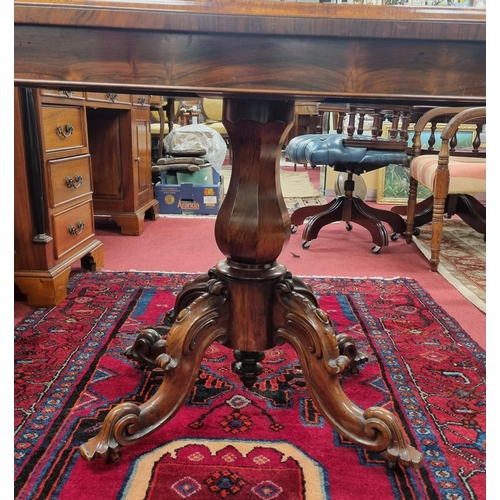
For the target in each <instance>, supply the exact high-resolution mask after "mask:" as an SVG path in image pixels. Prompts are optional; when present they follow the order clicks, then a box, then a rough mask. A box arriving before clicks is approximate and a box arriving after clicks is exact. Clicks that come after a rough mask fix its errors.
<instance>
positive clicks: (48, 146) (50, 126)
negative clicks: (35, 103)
mask: <svg viewBox="0 0 500 500" xmlns="http://www.w3.org/2000/svg"><path fill="white" fill-rule="evenodd" d="M42 124H43V137H44V139H45V150H46V151H47V153H57V152H64V151H66V152H68V151H71V152H72V153H75V152H76V150H83V149H85V148H87V134H86V126H85V114H84V111H83V107H80V106H50V105H44V106H42ZM86 152H87V151H86Z"/></svg>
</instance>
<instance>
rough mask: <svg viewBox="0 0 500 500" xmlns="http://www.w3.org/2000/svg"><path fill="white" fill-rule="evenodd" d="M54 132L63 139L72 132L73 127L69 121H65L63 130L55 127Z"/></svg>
mask: <svg viewBox="0 0 500 500" xmlns="http://www.w3.org/2000/svg"><path fill="white" fill-rule="evenodd" d="M56 132H57V135H59V136H60V137H62V138H63V139H67V138H68V137H69V136H70V135H71V134H72V133H73V127H72V126H71V125H70V124H69V123H67V124H66V126H65V127H64V130H63V128H62V127H56Z"/></svg>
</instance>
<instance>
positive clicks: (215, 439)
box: [15, 272, 486, 500]
mask: <svg viewBox="0 0 500 500" xmlns="http://www.w3.org/2000/svg"><path fill="white" fill-rule="evenodd" d="M195 276H196V275H191V274H173V273H146V272H136V273H134V272H117V273H111V272H108V273H107V272H94V273H92V272H88V273H77V274H75V275H73V276H72V277H71V279H70V283H69V295H68V298H67V299H66V300H65V301H63V302H62V303H61V304H60V305H59V306H57V307H53V308H39V309H36V310H35V311H34V312H33V313H32V314H30V315H29V316H28V317H27V318H25V319H24V320H23V321H21V322H20V323H18V325H17V326H16V329H15V494H16V498H18V499H39V500H47V499H58V500H66V499H67V500H75V499H83V498H85V499H86V500H102V499H127V500H137V499H139V498H140V499H148V500H159V499H165V498H166V499H184V498H189V499H190V500H204V499H213V500H217V499H231V500H233V499H234V500H247V499H252V500H259V499H261V500H269V499H278V500H291V499H304V500H318V499H342V500H344V499H357V500H368V499H370V500H372V499H373V498H377V499H384V500H386V499H415V500H417V499H418V500H421V499H438V498H439V499H459V498H460V499H483V498H485V474H486V468H485V460H486V458H485V457H486V455H485V442H486V426H485V415H486V403H485V372H486V370H485V352H484V351H483V350H482V349H481V348H480V347H479V346H478V345H477V344H476V343H475V342H474V341H473V340H472V339H471V338H470V337H469V336H468V335H467V333H466V332H464V331H463V330H462V329H461V327H460V325H458V324H457V323H456V321H455V320H454V319H453V318H451V317H449V316H448V315H447V314H446V313H445V312H444V311H443V310H442V309H441V308H440V306H439V305H438V304H437V303H435V302H434V301H433V299H432V297H430V296H429V295H428V294H427V292H425V290H423V289H422V288H421V287H420V285H419V284H418V283H417V282H416V281H414V280H411V279H406V278H394V279H375V278H370V279H357V278H352V279H351V278H334V277H307V278H304V280H305V281H306V282H307V283H309V284H310V285H311V286H312V287H313V289H314V291H315V294H316V295H317V297H318V300H319V303H320V306H321V308H322V309H323V310H324V311H325V312H326V313H327V314H328V315H329V317H330V319H331V322H332V325H333V326H334V328H335V330H336V332H338V333H347V334H349V335H351V336H352V337H353V338H354V340H355V341H356V344H357V346H358V349H359V350H361V351H363V352H364V353H365V354H366V355H367V356H368V362H367V363H365V364H363V365H362V367H361V369H360V372H359V373H358V374H344V375H343V376H342V378H341V384H342V389H343V391H344V392H345V393H346V395H347V397H348V398H349V399H351V400H352V401H353V402H354V403H355V404H357V405H358V406H360V407H362V408H367V407H369V406H373V405H377V406H382V407H384V408H386V409H387V410H389V411H391V412H393V413H394V414H395V415H396V416H397V417H398V419H399V420H400V422H401V425H402V429H403V432H404V434H405V435H406V439H407V440H408V441H409V442H410V444H412V446H415V447H416V448H417V449H418V450H419V451H421V452H422V454H423V465H422V467H421V468H420V469H410V470H408V469H403V468H400V467H397V468H396V469H394V470H390V469H388V468H387V467H386V465H385V462H384V460H383V459H382V458H381V457H380V455H378V454H377V453H371V452H367V451H365V450H362V449H360V448H359V447H358V446H355V445H353V444H352V443H350V442H348V441H347V440H345V439H344V438H343V437H342V436H340V435H339V434H338V433H337V432H336V431H334V430H333V429H332V428H331V427H330V426H329V425H328V424H327V423H325V421H324V419H323V417H322V416H321V415H320V414H319V412H318V411H317V409H316V408H315V406H314V403H313V402H312V400H311V397H310V395H309V392H308V390H307V386H306V385H305V381H304V377H303V373H302V370H301V367H300V364H299V363H298V361H297V358H296V355H295V352H294V351H293V349H292V348H291V347H290V346H288V345H286V344H285V345H283V346H275V347H274V348H272V349H270V350H268V351H266V353H265V354H266V357H265V359H264V360H263V361H262V365H263V368H264V370H263V373H262V374H261V375H260V376H259V379H258V381H257V383H256V384H255V385H254V386H253V387H252V388H251V389H247V388H245V387H244V386H243V385H242V383H241V381H240V380H239V378H238V377H237V376H236V375H234V374H233V373H232V371H231V364H232V362H233V361H234V358H233V353H232V351H231V350H230V349H228V348H226V347H224V346H223V345H220V344H218V343H214V344H212V345H211V346H210V347H209V348H208V349H207V351H206V353H205V357H204V360H203V363H202V365H201V368H200V370H199V373H198V377H197V380H196V383H195V385H194V387H193V389H192V391H191V393H190V395H189V397H188V399H187V401H186V403H185V405H184V406H183V407H182V409H181V410H180V411H179V412H178V413H177V414H176V416H175V417H174V418H173V419H172V420H171V421H169V422H168V423H167V424H166V425H164V426H163V427H161V428H160V429H158V430H157V431H156V432H154V433H153V434H151V435H150V436H148V437H146V438H145V439H144V440H142V441H139V442H137V443H135V444H133V445H131V446H126V447H124V448H123V449H122V456H121V459H120V460H119V461H118V462H116V463H107V462H104V461H102V460H96V461H94V462H91V463H87V462H85V461H84V460H83V459H82V458H81V457H80V456H79V446H80V445H81V444H82V443H83V442H85V441H87V440H88V439H89V438H90V437H93V436H94V435H96V433H97V432H98V431H99V428H100V426H101V425H102V421H103V419H104V417H105V415H106V414H107V413H108V411H109V410H110V409H111V408H113V407H114V406H116V405H117V404H119V403H121V402H124V401H130V402H134V403H137V404H141V403H142V402H144V401H145V400H147V399H149V398H150V397H151V396H152V395H153V394H154V393H155V392H156V390H157V389H158V387H159V385H160V384H161V382H162V379H163V373H162V371H161V370H160V369H159V368H154V369H144V368H141V367H139V366H138V364H137V363H135V362H133V361H131V360H129V359H128V358H126V357H125V356H124V354H123V352H124V349H125V348H126V347H128V346H129V345H131V344H132V343H133V341H134V340H135V337H136V335H137V332H138V331H139V330H140V329H142V328H144V327H151V326H152V325H154V328H155V329H156V330H157V331H158V332H159V333H161V334H162V335H165V336H166V335H168V331H169V327H168V324H167V321H166V315H167V312H168V311H169V310H170V308H171V307H172V306H173V305H174V302H175V296H176V294H177V293H178V292H179V291H180V290H181V289H182V286H183V285H184V284H185V283H186V282H187V281H189V280H191V279H193V278H194V277H195Z"/></svg>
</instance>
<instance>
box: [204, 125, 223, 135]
mask: <svg viewBox="0 0 500 500" xmlns="http://www.w3.org/2000/svg"><path fill="white" fill-rule="evenodd" d="M203 125H206V126H207V127H210V128H211V129H213V130H215V131H216V132H218V133H219V134H220V135H222V137H227V130H226V127H224V124H223V123H222V122H204V123H203Z"/></svg>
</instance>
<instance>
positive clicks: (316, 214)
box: [285, 104, 411, 254]
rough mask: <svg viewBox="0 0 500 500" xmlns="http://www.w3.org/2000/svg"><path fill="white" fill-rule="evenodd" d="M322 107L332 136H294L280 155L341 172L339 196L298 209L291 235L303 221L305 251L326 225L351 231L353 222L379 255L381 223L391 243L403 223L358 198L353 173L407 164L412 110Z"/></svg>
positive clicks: (383, 240)
mask: <svg viewBox="0 0 500 500" xmlns="http://www.w3.org/2000/svg"><path fill="white" fill-rule="evenodd" d="M321 109H322V110H326V109H328V112H334V113H337V114H338V120H337V123H338V125H337V133H333V134H307V135H302V136H299V137H294V138H293V139H292V140H291V141H290V142H289V144H288V146H287V147H286V150H285V154H286V156H287V157H288V158H289V159H290V160H291V161H293V162H294V163H299V164H304V163H308V164H310V165H328V166H330V167H332V168H333V169H334V170H335V171H337V172H344V173H346V174H347V176H346V179H345V181H344V187H343V194H341V195H338V196H337V197H336V198H335V199H334V200H332V201H331V202H330V203H327V204H326V205H322V206H308V207H302V208H299V209H297V210H296V211H295V212H294V213H293V214H292V216H291V223H292V232H296V230H297V226H299V225H301V224H302V223H304V221H306V219H307V222H306V224H305V226H304V230H303V233H302V239H303V243H302V247H303V248H304V249H306V248H309V246H310V242H311V240H313V239H315V238H316V237H317V236H318V233H319V231H320V229H321V228H322V227H324V226H325V225H327V224H330V223H332V222H337V221H344V222H345V223H346V229H347V230H348V231H350V230H351V229H352V227H353V226H352V223H355V224H359V225H361V226H363V227H365V228H366V229H368V231H369V232H370V234H371V235H372V240H373V243H374V244H375V246H374V247H373V248H372V252H373V253H375V254H376V253H379V252H380V250H381V248H382V247H383V246H387V245H388V244H389V237H388V233H387V229H386V227H385V225H384V222H385V223H386V224H387V225H389V226H390V227H391V229H392V231H393V233H392V234H391V239H392V240H396V239H397V238H398V237H399V235H400V234H403V233H404V232H405V227H406V226H405V221H404V219H403V218H402V217H401V216H400V215H399V214H396V213H394V212H391V211H390V210H379V209H376V208H374V207H371V206H369V205H367V204H366V203H365V202H364V201H363V200H362V199H360V198H358V197H357V196H356V195H355V182H354V179H355V176H357V175H361V174H362V173H364V172H370V171H372V170H375V169H378V168H381V167H385V166H387V165H389V164H407V163H409V156H408V155H407V154H406V148H407V146H408V142H407V141H408V124H409V121H410V113H411V107H409V106H393V107H391V109H387V108H386V107H385V105H383V106H380V107H376V106H374V107H367V106H366V105H358V104H349V105H338V104H335V105H330V106H328V107H325V106H323V107H322V108H321ZM346 117H347V118H346ZM389 118H390V121H389V122H386V123H390V130H389V133H388V137H387V138H384V137H381V135H382V129H383V124H384V120H386V119H389ZM321 119H322V118H321ZM346 121H347V123H346ZM368 121H370V122H371V123H370V125H369V129H368V130H369V133H368V135H366V134H364V131H365V123H367V122H368Z"/></svg>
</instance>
